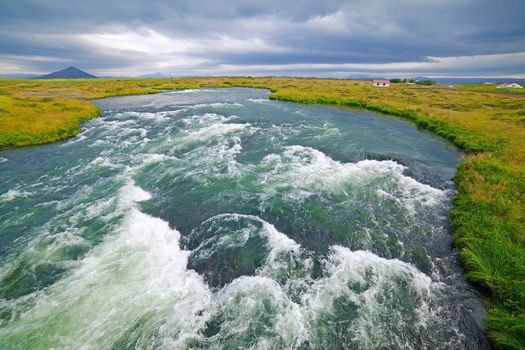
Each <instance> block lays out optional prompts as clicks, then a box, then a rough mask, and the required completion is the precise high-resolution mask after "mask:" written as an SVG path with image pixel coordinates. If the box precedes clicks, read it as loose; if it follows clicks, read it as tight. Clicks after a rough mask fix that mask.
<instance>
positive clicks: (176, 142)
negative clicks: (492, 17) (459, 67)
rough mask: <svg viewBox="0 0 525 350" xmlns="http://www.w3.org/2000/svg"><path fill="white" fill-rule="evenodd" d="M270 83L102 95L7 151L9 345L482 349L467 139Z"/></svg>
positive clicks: (0, 215)
mask: <svg viewBox="0 0 525 350" xmlns="http://www.w3.org/2000/svg"><path fill="white" fill-rule="evenodd" d="M267 97H268V92H267V91H266V90H260V89H242V88H231V89H214V90H206V89H201V90H184V91H171V92H165V93H162V94H158V95H147V96H130V97H116V98H108V99H104V100H99V101H96V103H97V104H98V105H99V106H100V107H102V108H103V109H104V110H105V112H104V113H103V115H102V116H101V117H100V118H97V119H94V120H91V121H89V122H87V123H85V124H84V125H83V127H82V132H81V133H80V134H79V135H78V136H76V137H74V138H72V139H69V140H67V141H64V142H60V143H55V144H50V145H44V146H38V147H31V148H23V149H15V150H10V151H3V152H0V266H1V267H0V348H2V349H50V348H54V349H132V348H137V349H157V348H161V349H195V348H199V349H200V348H212V349H236V348H239V349H248V348H251V349H396V348H403V349H410V348H412V349H423V348H428V349H438V348H442V349H451V348H455V349H478V348H487V347H488V346H487V343H486V340H485V338H484V337H483V334H482V326H481V319H482V318H483V316H484V310H483V307H482V304H481V303H480V297H479V296H478V295H477V294H476V293H475V292H474V291H473V290H472V289H471V288H470V287H469V285H468V284H467V283H466V282H465V280H464V277H463V276H462V274H461V270H460V268H459V265H458V261H457V256H456V253H455V252H454V251H453V249H452V247H451V239H450V236H449V232H448V220H447V211H448V210H449V209H450V206H451V199H452V196H453V194H454V184H453V182H452V181H451V180H452V178H453V176H454V172H455V170H454V169H455V167H456V166H457V164H458V163H459V161H460V157H461V155H460V154H459V153H458V151H457V150H456V149H455V148H453V147H452V146H451V145H449V144H448V143H446V142H444V141H443V140H441V139H439V138H437V137H435V136H433V135H431V134H428V133H425V132H421V131H419V130H417V129H416V128H415V127H414V126H413V125H411V124H409V123H407V122H404V121H401V120H397V119H392V118H386V117H383V116H380V115H377V114H374V113H369V112H365V111H355V110H341V109H336V108H330V107H320V106H306V105H300V104H293V103H285V102H278V101H270V100H268V99H267Z"/></svg>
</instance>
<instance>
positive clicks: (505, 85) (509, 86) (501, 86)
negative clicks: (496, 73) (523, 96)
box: [496, 83, 523, 89]
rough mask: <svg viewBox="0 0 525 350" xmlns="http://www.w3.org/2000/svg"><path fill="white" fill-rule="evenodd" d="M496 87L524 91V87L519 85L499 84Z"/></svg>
mask: <svg viewBox="0 0 525 350" xmlns="http://www.w3.org/2000/svg"><path fill="white" fill-rule="evenodd" d="M496 87H497V88H498V89H501V88H509V89H523V86H521V85H520V84H517V83H497V84H496Z"/></svg>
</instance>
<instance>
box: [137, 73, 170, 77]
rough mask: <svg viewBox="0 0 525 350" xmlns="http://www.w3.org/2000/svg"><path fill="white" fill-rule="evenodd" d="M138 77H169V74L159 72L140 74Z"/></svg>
mask: <svg viewBox="0 0 525 350" xmlns="http://www.w3.org/2000/svg"><path fill="white" fill-rule="evenodd" d="M137 78H168V76H167V75H165V74H162V73H158V72H157V73H150V74H144V75H139V76H138V77H137Z"/></svg>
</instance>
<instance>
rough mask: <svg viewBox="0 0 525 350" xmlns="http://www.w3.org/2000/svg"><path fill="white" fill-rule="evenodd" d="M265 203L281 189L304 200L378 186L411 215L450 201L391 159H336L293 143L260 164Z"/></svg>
mask: <svg viewBox="0 0 525 350" xmlns="http://www.w3.org/2000/svg"><path fill="white" fill-rule="evenodd" d="M260 167H261V168H263V169H261V170H266V171H263V173H264V174H263V175H262V176H261V177H262V178H261V183H262V185H263V186H264V188H265V190H264V191H263V194H262V197H261V200H262V202H263V203H264V202H265V201H267V200H268V199H270V198H272V197H274V196H275V195H276V194H277V193H278V192H283V191H284V193H285V195H284V196H285V199H287V200H291V201H299V202H300V201H303V200H304V199H306V198H308V197H310V196H312V195H314V194H329V195H345V196H349V193H350V192H349V191H347V190H346V188H349V187H350V188H352V189H353V191H360V190H365V189H367V190H370V189H372V190H373V189H374V187H375V191H376V193H377V194H378V196H381V197H383V198H385V197H388V198H394V199H395V201H396V202H398V203H400V204H401V205H403V206H404V207H405V208H406V209H407V210H408V212H409V214H412V215H415V213H416V211H417V209H418V208H421V207H430V208H432V207H435V206H437V205H442V204H443V203H444V202H445V201H446V200H447V198H448V197H447V193H446V192H444V191H441V190H439V189H436V188H433V187H431V186H429V185H425V184H422V183H419V182H417V181H416V180H414V179H413V178H411V177H408V176H405V175H403V172H404V170H405V167H404V166H403V165H401V164H398V163H396V162H394V161H391V160H386V161H377V160H363V161H360V162H357V163H341V162H338V161H334V160H333V159H331V158H330V157H328V156H327V155H326V154H324V153H322V152H320V151H318V150H315V149H313V148H310V147H303V146H289V147H286V148H285V150H284V152H283V153H282V154H271V155H268V156H266V157H265V158H264V159H263V160H262V162H261V165H260Z"/></svg>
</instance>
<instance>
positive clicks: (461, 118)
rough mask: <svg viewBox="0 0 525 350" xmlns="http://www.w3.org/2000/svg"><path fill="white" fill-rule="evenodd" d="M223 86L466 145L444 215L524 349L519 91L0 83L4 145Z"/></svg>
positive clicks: (524, 116) (344, 84)
mask: <svg viewBox="0 0 525 350" xmlns="http://www.w3.org/2000/svg"><path fill="white" fill-rule="evenodd" d="M228 86H246V87H260V88H268V89H270V90H271V91H272V95H271V98H272V99H278V100H284V101H293V102H300V103H323V104H330V105H340V106H349V107H359V108H366V109H369V110H373V111H378V112H381V113H385V114H389V115H393V116H397V117H401V118H406V119H410V120H412V121H413V122H414V123H416V124H417V125H418V126H420V127H422V128H425V129H429V130H431V131H433V132H435V133H436V134H438V135H440V136H442V137H444V138H446V139H448V140H450V141H451V142H453V143H454V144H456V145H457V146H458V147H459V148H461V149H463V150H464V151H466V152H467V158H466V160H465V161H464V162H463V163H462V164H461V165H460V166H459V168H458V171H457V175H456V183H457V186H458V193H457V195H456V198H455V201H454V209H453V210H452V211H451V214H450V215H451V223H452V228H453V238H454V242H455V244H456V246H457V247H458V249H459V252H460V257H461V261H462V263H463V265H464V267H465V271H466V273H467V277H468V278H469V280H470V281H472V282H473V283H474V284H475V285H476V286H477V287H478V288H479V290H480V291H481V292H482V293H484V295H485V296H486V306H487V309H488V311H489V314H488V317H487V319H486V325H487V334H488V336H489V338H490V339H491V340H492V342H493V344H494V345H496V346H497V347H499V348H511V349H522V348H525V194H524V192H525V95H524V96H523V97H522V96H520V95H519V94H513V95H504V94H495V93H485V92H483V91H479V92H478V91H463V90H446V89H435V88H429V87H420V86H414V85H404V84H394V85H393V86H391V87H390V88H374V87H372V86H370V84H369V83H367V82H360V81H349V80H322V79H299V78H241V77H224V78H181V79H96V80H67V81H64V80H51V81H43V80H39V81H35V80H0V148H5V147H12V146H18V145H26V144H38V143H43V142H50V141H53V140H59V139H62V138H64V137H66V136H69V135H71V134H75V133H76V132H78V124H79V123H80V122H81V121H83V120H86V119H87V118H90V117H93V116H96V115H97V114H98V110H97V109H96V107H94V106H93V105H92V104H90V103H89V102H88V101H86V100H87V99H92V98H102V97H107V96H115V95H127V94H146V93H155V92H159V91H161V90H163V89H181V88H198V87H228ZM68 108H72V109H70V110H68Z"/></svg>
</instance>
